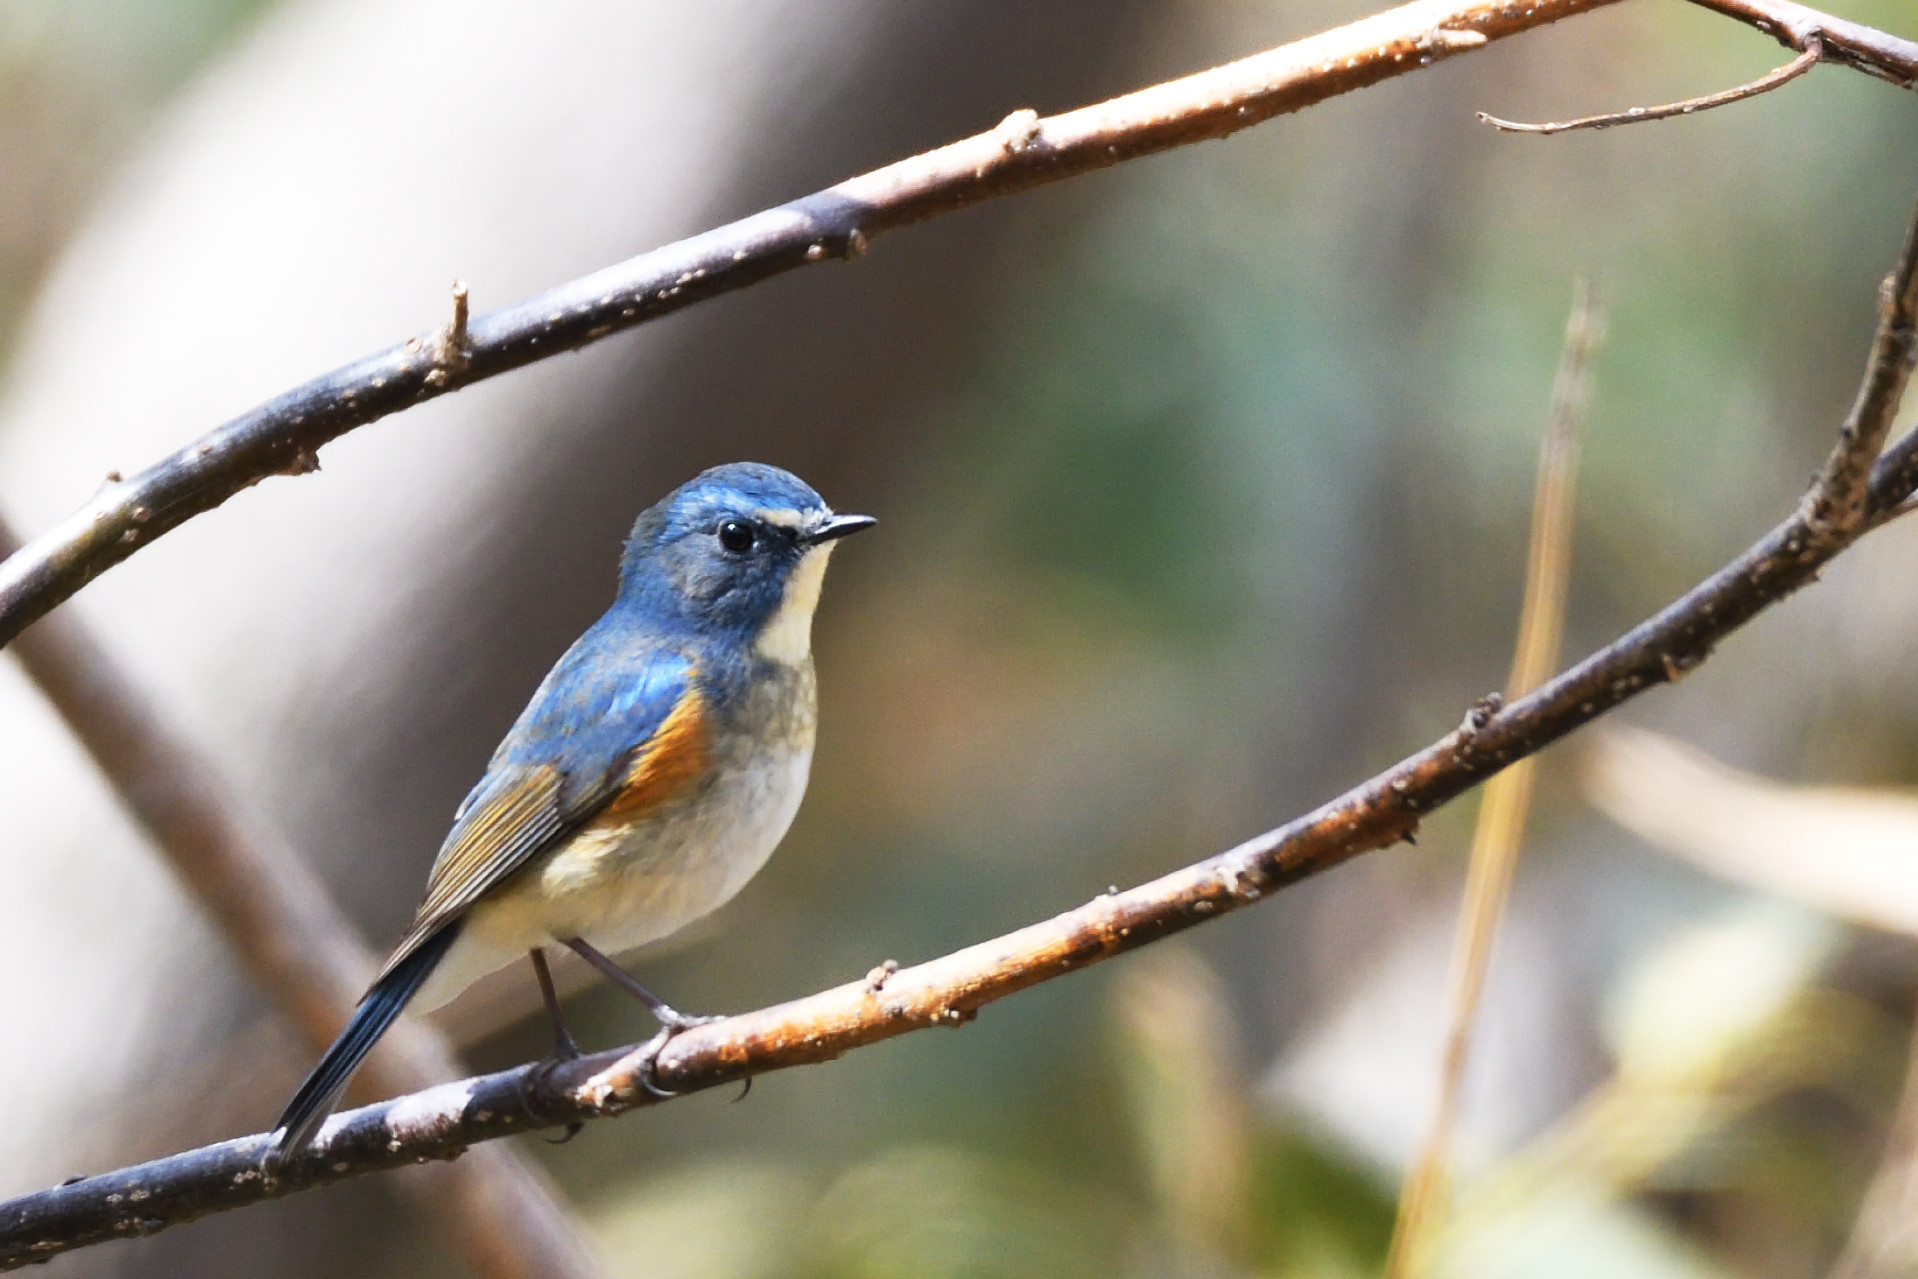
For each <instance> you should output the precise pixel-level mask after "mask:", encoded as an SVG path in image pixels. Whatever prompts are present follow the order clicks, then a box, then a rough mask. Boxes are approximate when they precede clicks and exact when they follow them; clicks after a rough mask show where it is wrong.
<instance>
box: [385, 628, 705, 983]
mask: <svg viewBox="0 0 1918 1279" xmlns="http://www.w3.org/2000/svg"><path fill="white" fill-rule="evenodd" d="M705 710H706V703H705V699H704V698H703V697H702V696H701V694H700V692H699V689H698V687H697V685H696V683H695V681H694V667H693V664H692V662H691V661H690V660H689V659H688V658H687V657H686V656H685V655H684V654H682V653H680V652H678V651H676V650H674V649H670V648H665V647H660V646H656V645H648V646H639V645H635V644H633V643H631V642H630V641H623V640H622V638H621V637H619V636H618V635H617V634H616V633H615V632H613V631H612V628H611V627H609V626H608V625H607V623H606V622H604V621H602V623H601V624H600V625H599V626H595V627H594V628H593V629H592V630H590V631H588V632H587V633H586V634H585V635H584V636H582V637H581V638H580V641H579V642H578V643H577V644H575V645H574V646H573V648H572V649H571V650H570V651H568V652H567V654H566V656H565V657H563V658H561V659H560V661H559V664H558V665H556V666H555V667H554V668H553V670H552V672H551V673H550V674H548V675H547V677H546V679H545V681H544V682H542V683H541V684H540V686H539V690H538V691H537V692H535V693H534V694H533V700H532V701H531V702H530V703H528V704H527V707H526V709H525V710H524V711H522V712H521V713H520V717H519V721H518V722H517V723H515V724H514V725H513V727H512V730H511V731H510V732H508V733H507V735H506V738H505V740H503V741H502V742H501V743H500V745H499V749H498V750H497V751H495V752H494V753H493V759H492V762H491V763H490V764H489V765H488V766H487V769H486V775H485V776H484V777H482V778H481V779H480V782H479V785H477V786H475V787H474V788H473V790H472V793H471V794H469V795H468V796H467V797H466V799H465V801H464V802H462V803H461V804H460V807H459V811H458V813H457V814H456V816H455V818H454V822H453V829H452V830H451V831H449V832H448V833H447V836H446V842H445V843H444V844H442V845H441V846H440V853H439V856H438V858H437V859H435V860H434V862H433V870H432V873H431V874H430V875H429V876H428V878H427V884H426V899H425V901H423V902H422V903H421V905H420V908H419V911H418V913H417V914H416V915H415V916H414V918H413V926H412V927H411V928H410V929H408V930H407V934H406V937H405V938H404V939H403V940H402V941H401V942H400V944H399V947H398V948H397V949H396V950H395V951H394V952H393V956H392V958H390V959H389V960H387V963H386V971H387V972H391V971H393V970H394V967H395V966H396V965H398V964H400V963H401V962H402V961H403V960H404V959H405V958H406V957H407V956H408V955H410V954H411V953H413V952H414V951H415V950H417V949H419V947H420V946H421V945H422V944H423V943H424V942H425V941H426V940H427V939H428V938H430V937H432V936H434V935H435V934H437V933H438V932H439V931H440V930H441V929H442V928H443V927H444V926H445V925H446V924H447V923H448V922H450V921H452V920H454V919H457V918H458V917H459V916H460V915H461V914H463V913H464V912H465V911H466V910H467V909H468V908H469V907H470V906H472V905H473V903H474V902H476V901H478V900H479V899H480V898H481V897H483V896H485V895H486V893H487V892H489V891H490V890H491V889H493V888H494V887H496V886H497V885H498V884H500V883H501V882H502V881H504V880H505V879H507V878H508V877H509V876H511V875H512V874H513V873H514V872H515V871H517V870H519V869H520V868H521V867H523V866H525V865H526V864H527V863H528V862H529V861H531V860H532V859H533V858H535V857H537V856H538V855H539V854H540V853H542V852H544V851H545V850H547V849H548V848H551V847H552V846H553V845H554V844H555V843H557V842H558V841H559V840H560V839H562V838H563V837H564V836H565V835H567V834H568V833H569V832H571V831H572V830H574V829H575V828H577V827H578V826H579V825H580V824H581V823H583V822H585V821H587V820H589V819H590V818H592V817H594V816H595V815H597V814H599V813H600V812H602V811H603V810H605V809H607V808H609V807H618V808H620V809H622V810H630V809H632V808H635V807H640V806H646V805H650V804H651V803H654V802H657V801H658V800H660V799H663V798H666V797H667V796H668V794H670V793H676V792H677V791H678V790H679V789H680V788H681V787H683V786H686V785H688V784H694V783H696V782H697V781H698V780H700V779H701V778H702V777H703V776H704V774H705V771H706V768H707V763H708V752H707V750H706V737H707V721H706V718H705Z"/></svg>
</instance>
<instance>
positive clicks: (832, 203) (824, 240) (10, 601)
mask: <svg viewBox="0 0 1918 1279" xmlns="http://www.w3.org/2000/svg"><path fill="white" fill-rule="evenodd" d="M1616 2H1617V0H1530V2H1529V3H1526V4H1513V3H1506V0H1413V2H1412V3H1410V4H1406V5H1402V6H1400V7H1399V8H1396V9H1391V10H1387V11H1386V12H1384V13H1380V14H1375V15H1374V16H1372V17H1370V18H1366V19H1363V20H1361V21H1359V22H1354V23H1351V24H1349V25H1347V26H1343V27H1338V28H1335V29H1334V30H1331V31H1327V32H1323V33H1321V34H1319V35H1316V36H1313V37H1310V38H1309V39H1305V40H1300V41H1296V42H1294V43H1292V44H1288V45H1283V46H1280V47H1279V48H1277V49H1272V50H1270V51H1268V52H1265V53H1261V54H1257V55H1254V56H1253V57H1250V58H1246V59H1244V60H1242V61H1239V62H1233V63H1228V64H1227V65H1225V66H1222V67H1218V68H1215V69H1213V70H1211V71H1205V72H1201V73H1199V74H1197V75H1192V76H1187V77H1185V78H1184V79H1180V80H1172V81H1167V82H1166V83H1163V84H1158V85H1154V86H1152V87H1151V88H1147V89H1141V90H1139V91H1138V92H1136V93H1131V94H1127V95H1126V96H1124V97H1120V98H1114V99H1112V100H1111V101H1109V102H1103V103H1100V104H1098V105H1096V106H1089V107H1083V108H1080V109H1079V110H1077V111H1069V112H1066V113H1065V114H1063V115H1056V116H1049V117H1043V118H1042V117H1040V116H1039V115H1037V114H1036V113H1034V112H1032V111H1015V112H1013V113H1012V114H1011V115H1009V116H1008V117H1006V120H1005V121H1004V122H1003V123H1002V124H1001V125H1000V126H999V127H998V128H996V129H993V130H991V131H990V132H987V133H981V134H977V135H975V136H973V137H970V138H966V139H964V140H962V141H959V142H954V143H951V144H950V145H947V146H944V147H941V148H939V149H938V150H935V151H928V152H926V153H924V154H922V155H917V156H914V157H912V158H910V159H907V160H901V161H899V162H898V163H896V164H891V165H888V166H886V167H885V168H883V169H877V170H874V171H873V172H871V173H867V174H864V175H862V176H860V177H856V178H852V179H850V180H848V181H845V182H842V183H840V184H839V185H838V186H835V187H829V188H827V189H826V190H824V191H819V192H816V193H814V194H812V195H809V196H806V197H804V198H802V199H798V200H794V201H792V202H791V203H789V204H783V205H780V206H778V207H777V208H773V209H768V210H766V211H765V212H762V213H757V214H754V215H753V216H751V217H748V218H744V219H742V220H740V221H738V222H733V223H730V224H728V225H726V226H723V227H719V228H717V229H715V230H712V231H708V232H706V233H704V234H702V235H697V236H694V237H693V238H691V239H689V240H681V241H680V242H678V243H676V244H670V245H667V246H666V247H664V248H661V249H656V250H654V251H653V252H651V253H646V254H642V255H641V256H639V257H636V258H632V259H629V260H628V261H626V262H623V263H620V264H619V265H617V266H612V267H608V268H606V269H604V270H602V271H599V272H597V273H595V274H593V275H589V276H586V277H585V278H583V279H579V280H575V281H573V282H571V283H570V284H563V285H560V286H559V287H557V288H554V289H551V290H549V291H547V292H545V293H542V294H538V295H536V296H534V297H532V298H529V299H527V300H525V301H523V302H519V303H515V304H514V305H511V306H508V307H505V308H504V309H502V310H499V311H494V312H491V313H490V314H487V315H482V316H479V317H477V318H475V319H474V320H473V321H472V322H471V324H470V326H469V330H468V337H469V340H468V343H467V345H466V347H465V353H466V356H467V359H466V361H465V362H464V364H463V365H462V366H461V367H459V368H457V369H450V368H448V367H447V366H446V365H445V364H444V363H443V362H442V361H441V360H440V359H439V356H438V350H437V346H438V344H437V343H436V342H435V341H434V335H433V334H430V333H429V334H425V335H421V336H418V337H414V338H411V339H409V340H408V341H407V342H405V343H403V344H401V345H399V346H395V347H392V348H390V349H388V350H386V351H383V352H380V353H378V354H376V355H370V356H367V357H366V358H365V359H362V360H360V361H358V362H356V363H354V364H350V365H347V366H345V367H344V368H340V369H336V370H335V371H333V372H332V373H328V374H326V375H324V376H322V377H319V378H316V379H314V380H313V381H311V382H308V383H306V384H305V385H303V386H299V387H295V388H294V389H293V390H290V391H288V392H286V393H285V394H283V395H280V396H278V397H277V398H275V399H273V400H269V401H268V402H267V403H265V404H263V405H260V406H259V407H258V408H255V409H253V410H252V411H251V412H249V413H246V414H244V415H242V416H240V417H237V418H235V419H233V420H232V421H231V422H228V423H227V424H226V425H225V426H222V427H220V428H219V429H217V430H215V431H213V432H212V433H211V434H209V435H207V436H205V437H204V438H202V439H200V440H199V441H196V442H195V443H193V444H190V445H188V446H187V447H186V448H184V449H182V450H180V451H179V452H178V453H175V454H173V455H172V456H171V457H168V458H165V459H163V460H162V461H160V462H157V463H155V464H154V465H152V466H150V467H148V468H147V469H146V470H144V471H142V472H140V473H139V474H138V475H135V476H133V477H132V478H131V479H128V480H125V481H122V482H120V483H117V484H110V485H108V486H107V487H106V488H104V489H102V490H101V491H100V492H99V493H98V494H96V495H95V496H94V497H93V498H92V499H91V500H90V501H88V502H87V503H86V505H84V506H82V507H81V508H80V509H79V510H78V511H76V512H75V513H74V514H73V515H71V516H68V517H67V518H66V519H64V520H62V521H61V522H60V523H58V524H56V525H54V526H53V527H52V528H51V529H48V530H47V531H46V532H44V533H42V534H40V535H39V536H38V537H36V538H34V539H33V541H32V542H30V543H29V544H28V545H27V546H26V548H25V549H24V550H22V551H20V552H18V553H16V554H14V555H13V556H11V557H9V558H8V559H7V560H6V562H5V563H4V564H0V644H5V643H7V642H9V641H11V640H12V638H13V637H14V636H15V635H17V634H19V633H20V629H21V628H22V627H24V626H26V625H27V624H28V623H30V622H32V621H33V620H34V619H35V618H37V617H40V616H43V615H44V614H45V613H46V612H47V611H48V610H49V609H51V608H53V607H54V606H55V605H56V604H58V603H60V601H62V600H64V599H66V598H68V597H69V596H71V595H72V594H73V593H74V592H75V591H77V590H79V589H80V588H81V587H82V586H84V585H86V584H87V583H88V582H89V581H91V580H93V579H94V578H95V577H97V576H99V575H100V574H101V573H103V572H105V571H106V570H107V569H109V568H111V567H112V566H113V565H115V564H117V563H119V562H120V561H121V560H124V559H126V558H127V557H128V556H129V555H132V554H133V553H134V552H135V551H137V550H138V549H139V548H140V547H142V546H146V545H148V544H150V543H151V542H152V541H153V540H154V539H155V538H158V537H159V536H161V535H162V534H164V533H166V532H168V531H169V530H171V529H173V528H176V527H178V526H179V525H180V524H182V523H184V522H185V521H187V520H189V519H191V518H192V517H193V516H195V515H199V514H201V513H202V512H205V511H210V510H212V509H213V508H215V507H217V506H219V505H220V504H221V503H223V502H225V501H226V500H227V499H228V498H230V497H232V496H233V495H234V494H236V493H239V492H241V491H242V490H244V489H246V488H249V487H251V486H252V485H254V484H257V483H259V482H260V481H261V480H264V479H266V478H268V477H269V476H273V475H300V474H304V473H306V472H308V471H311V470H313V469H314V468H315V467H316V466H317V464H318V463H317V458H318V454H319V449H320V447H321V446H322V445H324V444H326V443H328V442H329V441H331V440H334V439H336V438H338V437H339V436H341V435H343V434H345V433H346V432H348V431H350V430H353V429H354V428H356V427H359V426H364V425H365V424H367V423H368V422H374V421H377V420H379V419H380V418H382V417H385V416H386V415H388V414H389V413H395V412H398V411H399V410H400V409H403V408H407V407H409V406H411V405H414V404H418V403H419V402H421V401H422V400H428V399H432V398H433V397H435V396H438V395H443V394H445V393H447V392H449V391H452V390H455V389H457V388H459V387H462V386H465V385H468V384H469V383H472V382H477V381H480V380H483V379H485V378H489V377H493V376H496V375H498V374H500V373H504V372H506V371H508V370H509V369H515V368H519V367H520V366H522V365H525V364H530V363H533V362H534V361H536V360H542V359H545V358H547V357H549V356H552V355H555V354H558V353H560V352H563V351H570V350H575V349H577V348H579V347H582V346H586V345H588V344H589V343H592V342H595V341H598V340H599V339H600V338H603V337H605V336H606V335H608V334H610V333H615V332H618V331H620V330H623V329H629V328H633V327H634V326H636V325H640V324H644V323H646V322H647V321H649V320H655V319H658V318H659V317H660V316H663V315H667V314H670V313H672V312H674V311H677V310H680V309H682V308H684V307H687V306H690V305H692V304H693V303H695V302H700V301H703V300H705V299H707V298H711V297H715V296H718V295H719V294H722V293H729V292H732V291H733V290H735V289H741V288H745V287H746V286H748V285H751V284H756V283H758V282H759V281H761V280H764V279H766V278H768V277H770V276H774V275H779V274H781V273H783V272H786V271H791V270H795V269H797V268H799V267H801V266H805V265H807V264H809V263H813V262H819V261H823V260H824V259H827V258H847V259H850V258H856V257H858V256H859V255H860V254H862V253H864V252H865V250H866V247H867V245H868V244H869V243H870V242H871V241H872V240H873V239H874V238H875V237H877V236H879V235H881V234H883V233H885V232H887V231H892V230H896V229H897V228H900V227H904V226H909V225H911V224H913V223H915V222H921V221H924V220H926V219H928V218H931V217H935V216H937V215H939V214H942V213H948V212H951V211H953V210H955V209H961V208H965V207H967V206H969V205H973V204H977V203H979V202H981V201H983V200H989V199H994V198H996V197H999V196H1004V195H1011V194H1013V193H1015V192H1020V191H1027V190H1031V189H1032V188H1034V187H1038V186H1043V185H1045V184H1047V183H1051V182H1058V181H1061V180H1064V179H1066V178H1071V177H1076V176H1079V175H1081V174H1085V173H1091V172H1094V171H1096V170H1099V169H1104V168H1107V167H1110V166H1111V165H1114V164H1118V163H1120V162H1121V161H1125V160H1132V159H1137V158H1138V157H1140V156H1146V155H1153V154H1156V153H1158V152H1161V151H1166V150H1169V149H1171V148H1173V147H1179V146H1185V145H1187V144H1189V143H1193V142H1201V141H1205V140H1208V139H1212V138H1222V137H1225V136H1227V135H1229V134H1232V133H1235V132H1237V131H1238V130H1240V129H1244V128H1247V127H1249V126H1251V125H1254V124H1257V123H1259V122H1261V121H1263V120H1269V119H1271V118H1272V117H1274V116H1278V115H1283V114H1286V113H1289V112H1293V111H1298V110H1302V109H1303V108H1305V107H1308V106H1311V105H1312V104H1314V103H1317V102H1322V101H1324V100H1326V99H1328V98H1331V97H1335V96H1337V95H1339V94H1342V93H1347V92H1350V91H1352V90H1354V89H1360V88H1364V87H1366V86H1368V85H1372V84H1377V83H1379V82H1381V81H1384V80H1388V79H1391V78H1393V77H1395V76H1399V75H1404V74H1406V73H1408V72H1411V71H1416V70H1418V69H1420V68H1421V67H1426V66H1430V65H1432V64H1433V63H1434V62H1437V61H1440V60H1443V59H1445V58H1449V57H1452V56H1454V55H1456V54H1460V53H1467V52H1470V51H1471V50H1474V49H1478V48H1482V47H1483V46H1484V45H1485V44H1487V43H1488V42H1490V41H1493V40H1499V39H1503V38H1505V37H1506V36H1510V35H1515V34H1517V33H1518V32H1521V31H1526V30H1530V29H1532V28H1534V27H1540V26H1544V25H1546V24H1548V23H1552V22H1556V21H1558V20H1559V19H1560V18H1566V17H1570V16H1572V15H1574V14H1578V13H1584V12H1586V11H1588V10H1591V9H1596V8H1601V7H1603V6H1605V5H1609V4H1614V3H1616ZM1697 2H1698V3H1701V4H1707V5H1709V6H1710V7H1713V8H1717V9H1719V10H1720V11H1721V12H1724V13H1727V14H1729V15H1731V16H1733V17H1736V18H1738V19H1739V20H1741V21H1744V22H1747V23H1749V24H1751V25H1753V26H1756V27H1758V28H1759V29H1761V30H1764V31H1771V32H1774V33H1777V32H1779V31H1781V30H1782V29H1783V27H1782V25H1781V24H1783V23H1785V22H1786V20H1787V19H1789V20H1790V21H1791V22H1793V23H1797V24H1798V26H1801V27H1803V28H1804V29H1803V31H1802V33H1801V34H1799V35H1796V36H1794V37H1793V38H1792V39H1791V40H1790V41H1789V42H1790V43H1792V44H1793V45H1794V47H1799V46H1802V45H1803V44H1804V41H1805V39H1806V38H1808V37H1809V36H1810V35H1811V34H1813V33H1820V34H1822V35H1823V36H1824V37H1825V40H1826V44H1827V52H1828V54H1830V55H1831V56H1832V57H1833V58H1834V60H1837V61H1843V62H1846V63H1847V64H1848V65H1851V66H1855V67H1857V68H1859V69H1861V70H1865V71H1868V72H1870V73H1872V74H1874V75H1878V76H1881V77H1882V78H1885V79H1888V80H1892V81H1893V82H1894V83H1898V84H1909V83H1911V81H1912V80H1913V79H1914V77H1918V45H1915V44H1912V43H1911V42H1909V41H1904V40H1899V39H1897V38H1896V37H1893V36H1889V35H1885V34H1884V33H1882V32H1877V31H1873V30H1871V29H1870V28H1868V27H1860V26H1858V25H1857V24H1855V23H1847V22H1842V21H1840V20H1838V19H1835V18H1827V17H1826V16H1825V15H1822V14H1818V13H1817V12H1816V11H1814V10H1809V9H1805V8H1803V7H1802V6H1799V5H1792V4H1787V3H1786V2H1785V0H1697ZM1780 15H1784V16H1782V17H1781V16H1780ZM1805 15H1810V17H1809V19H1808V18H1806V17H1805ZM1793 30H1794V31H1796V30H1798V27H1793Z"/></svg>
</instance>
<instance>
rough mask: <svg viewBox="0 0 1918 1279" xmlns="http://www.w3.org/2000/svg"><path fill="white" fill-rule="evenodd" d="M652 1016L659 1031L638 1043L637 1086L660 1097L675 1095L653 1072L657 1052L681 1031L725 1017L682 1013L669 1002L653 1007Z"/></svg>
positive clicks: (709, 1023)
mask: <svg viewBox="0 0 1918 1279" xmlns="http://www.w3.org/2000/svg"><path fill="white" fill-rule="evenodd" d="M653 1016H654V1018H655V1019H657V1020H658V1022H659V1033H658V1034H656V1035H654V1036H653V1037H652V1038H651V1039H649V1040H647V1041H646V1042H645V1043H643V1044H641V1045H640V1048H639V1071H638V1074H639V1086H640V1087H642V1088H644V1089H645V1090H646V1091H647V1092H649V1093H651V1094H652V1095H653V1096H655V1097H659V1098H661V1099H664V1098H667V1097H677V1096H679V1094H678V1093H676V1092H674V1091H673V1090H672V1089H670V1088H662V1087H661V1086H660V1083H659V1079H658V1077H657V1076H655V1075H654V1074H653V1066H654V1065H655V1064H656V1063H657V1062H658V1061H659V1054H660V1053H661V1052H663V1051H664V1050H665V1048H666V1044H667V1041H669V1040H670V1039H672V1037H673V1036H674V1035H677V1034H679V1033H680V1032H681V1031H684V1030H691V1029H692V1028H693V1027H695V1026H710V1025H712V1024H713V1023H714V1022H716V1021H724V1020H725V1019H724V1018H723V1017H696V1016H693V1015H692V1014H690V1013H682V1012H680V1011H679V1010H678V1009H677V1008H674V1007H672V1006H671V1005H669V1004H660V1005H658V1006H657V1007H655V1008H654V1009H653Z"/></svg>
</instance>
